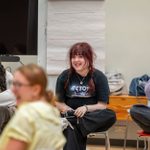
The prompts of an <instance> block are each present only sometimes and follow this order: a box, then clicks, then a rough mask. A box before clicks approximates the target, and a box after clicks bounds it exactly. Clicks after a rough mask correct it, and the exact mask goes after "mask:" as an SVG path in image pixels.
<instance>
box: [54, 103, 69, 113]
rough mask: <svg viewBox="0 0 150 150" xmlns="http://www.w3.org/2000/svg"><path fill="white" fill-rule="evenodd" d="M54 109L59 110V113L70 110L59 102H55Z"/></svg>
mask: <svg viewBox="0 0 150 150" xmlns="http://www.w3.org/2000/svg"><path fill="white" fill-rule="evenodd" d="M55 105H56V107H57V108H58V109H59V111H60V112H61V113H65V112H67V111H68V110H72V108H71V107H69V106H68V105H66V104H65V103H61V102H55Z"/></svg>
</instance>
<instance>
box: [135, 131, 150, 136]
mask: <svg viewBox="0 0 150 150" xmlns="http://www.w3.org/2000/svg"><path fill="white" fill-rule="evenodd" d="M137 134H138V135H139V136H150V133H145V132H144V131H143V130H142V131H138V132H137Z"/></svg>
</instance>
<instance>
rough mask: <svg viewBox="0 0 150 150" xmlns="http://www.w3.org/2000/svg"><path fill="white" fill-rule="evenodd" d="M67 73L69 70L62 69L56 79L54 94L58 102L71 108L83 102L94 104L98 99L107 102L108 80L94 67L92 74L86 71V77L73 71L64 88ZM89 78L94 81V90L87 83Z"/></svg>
mask: <svg viewBox="0 0 150 150" xmlns="http://www.w3.org/2000/svg"><path fill="white" fill-rule="evenodd" d="M68 73H69V70H65V71H63V72H62V73H61V74H60V75H59V77H58V79H57V83H56V95H57V98H58V100H59V101H60V102H64V103H66V104H67V105H68V106H70V107H71V108H73V109H76V108H78V107H80V106H83V105H85V104H86V105H90V104H96V103H98V101H100V102H103V103H108V101H109V86H108V81H107V78H106V77H105V75H104V74H103V73H102V72H101V71H99V70H97V69H94V72H93V74H92V75H90V73H88V74H87V76H86V77H82V76H81V75H79V74H77V73H73V74H72V75H71V77H70V78H69V82H68V84H67V87H66V88H65V84H66V81H67V79H68ZM91 78H92V81H93V83H94V87H95V88H94V90H91V87H90V85H89V81H90V80H91ZM81 82H82V84H81Z"/></svg>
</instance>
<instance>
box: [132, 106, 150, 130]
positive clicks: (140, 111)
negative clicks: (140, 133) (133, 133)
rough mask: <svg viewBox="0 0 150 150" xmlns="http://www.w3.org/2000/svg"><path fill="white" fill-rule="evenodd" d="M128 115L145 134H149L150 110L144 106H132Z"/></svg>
mask: <svg viewBox="0 0 150 150" xmlns="http://www.w3.org/2000/svg"><path fill="white" fill-rule="evenodd" d="M130 114H131V117H132V119H133V120H134V121H135V122H136V123H137V124H138V125H139V126H140V127H141V128H142V129H143V130H144V131H145V132H147V133H150V108H149V107H147V106H144V105H134V106H133V107H132V108H131V110H130Z"/></svg>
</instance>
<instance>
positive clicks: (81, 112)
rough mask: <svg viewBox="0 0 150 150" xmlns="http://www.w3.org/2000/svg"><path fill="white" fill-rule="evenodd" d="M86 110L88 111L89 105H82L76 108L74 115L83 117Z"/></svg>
mask: <svg viewBox="0 0 150 150" xmlns="http://www.w3.org/2000/svg"><path fill="white" fill-rule="evenodd" d="M86 112H87V106H81V107H78V108H77V109H76V110H75V113H74V115H75V116H77V117H78V118H82V117H83V116H84V115H85V113H86Z"/></svg>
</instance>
